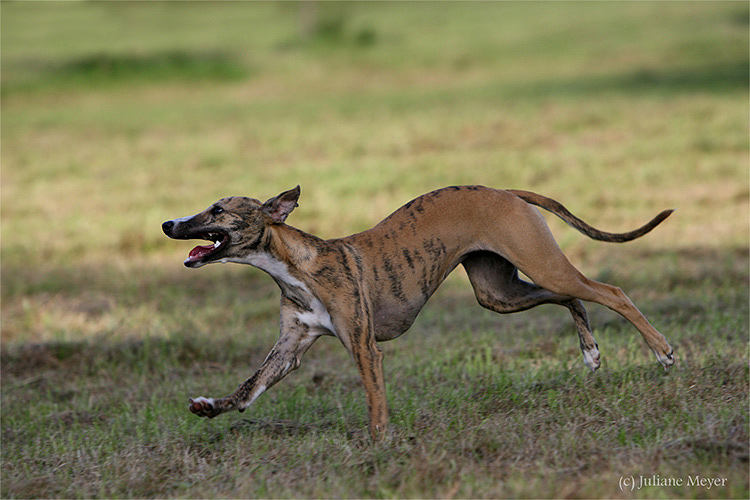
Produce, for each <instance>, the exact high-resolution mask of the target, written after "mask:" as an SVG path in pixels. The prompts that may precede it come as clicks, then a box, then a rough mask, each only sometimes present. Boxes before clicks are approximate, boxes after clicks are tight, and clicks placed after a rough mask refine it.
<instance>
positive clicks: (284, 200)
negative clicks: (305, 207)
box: [263, 186, 300, 224]
mask: <svg viewBox="0 0 750 500" xmlns="http://www.w3.org/2000/svg"><path fill="white" fill-rule="evenodd" d="M299 192H300V191H299V186H297V187H296V188H294V189H290V190H289V191H284V192H283V193H281V194H280V195H278V196H274V197H273V198H271V199H270V200H268V201H267V202H265V203H264V204H263V213H265V214H266V215H268V216H269V217H270V218H271V219H272V220H273V221H274V223H276V224H281V223H282V222H284V221H285V220H286V218H287V217H289V214H290V213H292V210H294V209H295V208H296V207H298V206H299V205H297V200H298V199H299Z"/></svg>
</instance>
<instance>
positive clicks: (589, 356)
mask: <svg viewBox="0 0 750 500" xmlns="http://www.w3.org/2000/svg"><path fill="white" fill-rule="evenodd" d="M583 363H584V364H585V365H586V366H588V367H589V370H591V371H592V372H596V370H597V368H599V367H600V366H601V365H602V362H601V356H600V354H599V349H597V348H596V347H592V348H591V349H583Z"/></svg>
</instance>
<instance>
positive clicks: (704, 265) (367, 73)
mask: <svg viewBox="0 0 750 500" xmlns="http://www.w3.org/2000/svg"><path fill="white" fill-rule="evenodd" d="M317 8H318V11H317V14H316V15H313V16H312V17H310V18H305V17H304V15H303V14H302V13H301V10H300V6H299V5H298V4H295V3H285V4H273V3H225V4H220V5H217V4H210V3H205V4H204V3H190V4H180V5H174V4H171V3H157V4H153V5H152V4H141V3H114V4H112V3H103V2H102V3H96V2H82V3H70V4H69V3H21V2H12V3H3V4H2V16H1V17H0V19H1V21H2V27H1V28H2V29H1V30H0V32H1V36H2V44H1V45H0V47H1V50H2V54H1V55H2V74H1V78H2V90H1V92H0V98H1V99H2V125H3V126H2V129H1V131H0V138H1V139H2V153H3V156H2V170H1V171H0V181H2V183H1V184H0V189H1V193H2V206H1V210H2V218H1V221H2V227H1V228H0V232H1V236H2V240H1V244H0V254H1V255H0V256H1V257H2V261H1V266H2V269H1V270H2V297H1V298H2V303H1V307H2V359H1V366H2V401H1V403H2V417H1V423H2V434H1V436H2V452H1V453H2V476H1V477H0V496H2V497H3V498H32V497H106V498H110V497H111V498H123V497H127V498H136V497H137V498H141V497H194V498H205V497H231V498H238V497H274V498H278V497H347V498H349V497H420V498H424V497H448V498H455V497H461V498H464V497H474V498H496V497H638V498H674V497H680V498H682V497H687V498H703V497H711V498H728V497H729V498H747V497H748V494H749V493H750V486H749V479H748V391H749V390H750V387H749V384H750V376H749V374H748V361H749V359H748V354H749V353H748V340H749V339H748V330H749V327H748V316H749V315H750V310H749V306H748V246H749V245H748V243H749V242H748V227H749V223H748V213H749V212H750V209H749V206H748V200H749V198H750V190H749V189H748V180H749V179H748V167H749V166H748V79H747V76H748V7H747V4H746V3H744V2H721V3H709V2H685V3H682V2H659V3H649V2H632V3H624V2H623V3H579V4H576V3H477V4H471V3H441V4H424V3H387V4H383V3H357V4H349V3H346V4H344V3H322V4H320V5H318V7H317ZM305 19H307V21H310V19H312V22H308V24H307V25H306V28H305V29H302V28H301V25H305ZM461 183H479V184H485V185H491V186H495V187H508V188H521V189H531V190H534V191H538V192H541V193H544V194H547V195H550V196H552V197H554V198H556V199H559V200H561V201H562V202H563V203H565V204H566V205H567V206H568V207H569V208H570V209H571V210H572V211H573V212H574V213H576V214H577V215H579V216H581V217H582V218H584V219H585V220H587V221H589V222H591V223H592V224H594V225H595V226H597V227H601V228H603V229H605V230H613V231H618V230H627V229H631V228H633V227H635V226H637V225H640V224H641V223H643V222H645V221H646V220H648V219H649V218H650V217H652V216H653V215H654V214H655V213H657V212H658V211H660V210H662V209H664V208H672V207H676V208H678V210H677V212H676V213H675V214H674V215H673V216H672V217H670V219H668V220H667V221H666V222H665V223H664V224H663V225H662V226H660V227H659V228H657V229H656V230H655V231H654V232H653V233H652V234H649V235H648V236H647V237H645V238H644V239H642V240H639V241H637V242H634V243H630V244H627V245H616V246H613V245H604V244H601V243H596V242H591V241H588V240H586V239H584V238H583V237H581V236H580V235H579V234H577V233H575V232H574V231H572V230H570V229H569V228H567V227H566V226H564V225H563V224H562V223H560V222H558V221H557V220H554V219H550V225H551V227H552V229H553V232H554V233H555V235H556V236H557V238H558V241H559V242H560V245H561V246H562V248H563V249H564V251H565V252H566V254H568V255H569V257H570V258H571V260H572V261H573V262H574V263H575V264H576V265H577V266H578V267H580V268H581V270H582V271H583V272H585V273H586V274H587V275H589V276H590V277H592V278H595V279H600V280H603V281H606V282H609V283H612V284H615V285H618V286H621V287H622V288H623V289H624V290H625V291H626V292H627V293H628V294H629V295H630V296H631V298H632V299H633V300H634V301H635V303H636V304H637V305H638V306H639V307H640V308H641V310H642V311H643V312H644V313H645V314H646V315H647V316H648V317H649V319H650V320H651V321H652V322H653V323H654V324H655V326H657V328H659V329H660V330H661V331H662V332H663V333H664V334H665V335H666V336H667V338H668V339H669V340H670V342H671V343H672V345H673V346H674V347H675V352H676V355H677V359H678V362H677V365H676V366H675V367H674V368H673V369H672V370H670V372H669V373H665V372H664V371H663V370H662V369H661V368H660V367H659V365H658V364H657V363H656V361H655V360H654V359H653V356H652V355H651V353H650V352H649V351H648V349H647V348H646V346H645V345H644V343H643V342H642V340H640V337H639V335H638V334H637V332H636V331H635V330H634V329H633V328H632V327H631V326H630V325H629V324H627V323H626V322H625V321H624V320H623V319H622V318H620V317H619V316H617V315H615V314H614V313H611V312H609V311H608V310H605V309H604V308H601V307H599V306H595V305H592V306H591V307H589V312H590V317H591V322H592V325H593V326H594V334H595V336H596V338H597V340H598V342H599V345H600V348H601V351H602V357H603V366H602V368H601V369H600V370H599V371H598V372H597V373H596V374H593V375H592V374H591V373H589V372H588V370H587V369H586V368H585V367H584V365H583V363H582V359H581V355H580V352H579V350H578V346H577V344H578V341H577V338H576V336H575V332H574V327H573V324H572V321H571V319H570V316H569V314H568V313H567V312H566V311H565V310H563V309H562V308H559V307H554V306H543V307H539V308H537V309H534V310H532V311H529V312H525V313H521V314H517V315H511V316H503V317H501V316H498V315H495V314H493V313H490V312H488V311H485V310H482V309H481V308H479V306H478V305H477V304H476V302H475V300H474V298H473V295H472V292H471V289H470V287H469V286H468V283H467V281H466V279H465V277H464V276H462V272H461V271H459V272H457V273H456V274H455V276H452V277H451V278H450V279H449V280H448V281H447V282H446V284H445V285H444V286H443V287H442V288H441V289H440V290H439V291H438V293H437V294H436V296H435V297H433V299H431V301H430V303H429V304H428V305H427V307H426V308H425V309H424V311H423V312H422V313H421V314H420V316H419V318H418V319H417V321H416V323H415V325H414V326H413V327H412V329H411V330H410V331H409V332H408V333H407V334H406V335H405V336H403V337H402V338H400V339H398V340H396V341H394V342H388V343H383V344H382V347H383V349H384V351H385V372H386V383H387V391H388V401H389V407H390V410H391V428H390V431H391V436H390V439H389V440H388V441H387V442H385V443H383V444H372V443H370V442H369V439H368V437H367V433H366V425H367V422H366V408H365V402H364V395H363V391H362V389H361V385H360V382H359V379H358V376H357V373H356V370H355V368H354V366H353V363H352V362H351V361H350V359H349V358H348V356H347V354H346V352H345V350H344V349H343V348H342V347H341V346H340V345H339V344H338V342H337V341H335V340H334V339H330V338H324V339H321V340H320V341H319V342H318V343H317V344H316V345H315V346H314V347H313V348H312V349H311V350H310V351H309V352H308V353H307V354H306V356H305V359H304V360H303V362H302V365H301V367H300V369H299V370H297V371H296V372H294V373H293V374H291V375H289V376H288V377H287V378H286V379H285V380H283V381H282V382H280V383H279V384H278V385H277V386H275V387H274V388H273V389H271V390H270V391H269V392H268V393H267V394H265V395H264V396H263V397H262V398H260V399H259V400H258V401H257V402H256V404H255V405H254V406H253V407H252V408H251V409H250V410H248V412H246V413H243V414H241V415H240V414H228V415H224V416H221V417H219V418H217V419H214V420H210V421H206V420H201V419H198V418H196V417H194V416H192V415H190V414H189V412H188V411H187V405H186V402H187V398H188V397H191V396H197V395H200V394H204V395H210V396H221V395H224V394H226V393H229V392H230V391H231V390H232V389H233V388H234V387H235V386H236V384H237V383H239V382H240V381H242V380H244V379H245V378H246V377H248V376H249V375H251V374H252V372H253V371H254V370H255V369H256V368H257V367H258V365H259V364H260V363H261V362H262V361H263V359H264V357H265V355H266V353H267V351H268V349H269V348H270V346H271V345H272V344H273V342H274V340H275V338H276V337H277V335H278V330H277V328H278V290H277V289H276V287H275V285H274V284H273V282H272V280H270V279H269V278H268V277H267V276H265V275H263V274H262V273H260V272H258V271H255V270H252V269H250V268H247V267H239V266H210V267H208V268H205V269H201V270H200V271H191V270H187V269H184V268H183V267H182V265H181V262H182V260H183V259H184V257H185V255H186V254H187V251H188V249H189V248H190V244H189V243H180V242H175V241H172V240H169V239H167V238H166V237H164V236H163V234H162V233H161V231H160V223H161V222H162V221H163V220H166V219H170V218H173V217H177V216H182V215H188V214H190V213H195V212H197V211H199V210H202V209H203V208H205V207H206V206H208V205H209V204H210V203H212V202H213V201H214V200H215V199H217V198H219V197H221V196H226V195H229V194H243V195H250V196H254V197H259V198H266V197H271V196H273V195H275V194H277V193H278V192H280V191H282V190H284V189H288V188H290V187H293V186H294V185H296V184H301V185H302V198H301V200H300V205H301V206H300V207H299V208H298V209H297V210H296V211H295V212H294V214H293V215H292V217H291V218H290V220H289V222H290V223H291V224H293V225H295V226H297V227H300V228H301V229H304V230H307V231H310V232H313V233H316V234H319V235H321V236H324V237H335V236H341V235H344V234H348V233H351V232H354V231H358V230H361V229H365V228H367V227H370V226H372V225H373V224H375V223H377V222H378V221H379V220H380V219H382V218H383V217H384V216H385V215H387V214H388V213H390V211H392V210H394V209H396V208H397V207H398V206H400V205H401V204H403V203H404V202H406V201H408V200H409V199H411V198H413V197H414V196H417V195H419V194H421V193H423V192H426V191H428V190H430V189H434V188H437V187H440V186H444V185H449V184H461ZM653 475H658V476H660V477H662V478H681V479H682V480H683V483H684V484H683V485H682V486H663V487H661V486H660V487H646V488H644V489H641V490H635V491H622V490H621V489H620V484H621V478H631V477H632V478H635V479H638V478H640V477H641V476H644V477H652V476H653ZM696 475H699V476H702V477H717V478H726V481H725V485H724V486H723V487H716V488H711V489H710V490H709V489H706V488H703V487H699V486H695V485H689V484H688V482H689V480H690V478H691V477H695V476H696Z"/></svg>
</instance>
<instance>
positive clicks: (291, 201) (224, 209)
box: [161, 186, 300, 267]
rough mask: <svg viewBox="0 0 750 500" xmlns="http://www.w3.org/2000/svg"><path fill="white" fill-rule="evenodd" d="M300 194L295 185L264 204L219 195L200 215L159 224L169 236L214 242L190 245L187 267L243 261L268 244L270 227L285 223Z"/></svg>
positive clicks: (251, 199) (237, 197) (242, 198)
mask: <svg viewBox="0 0 750 500" xmlns="http://www.w3.org/2000/svg"><path fill="white" fill-rule="evenodd" d="M299 193H300V189H299V186H297V187H296V188H294V189H291V190H289V191H285V192H283V193H281V194H280V195H278V196H275V197H273V198H271V199H270V200H268V201H267V202H265V203H261V202H260V201H258V200H256V199H254V198H245V197H240V196H234V197H231V198H222V199H221V200H219V201H217V202H216V203H214V204H213V205H211V206H210V207H208V208H207V209H206V210H204V211H203V212H201V213H199V214H196V215H193V216H190V217H182V218H180V219H174V220H169V221H166V222H165V223H163V224H162V225H161V227H162V230H163V231H164V234H166V235H167V236H169V237H170V238H174V239H178V240H208V241H211V242H213V244H212V245H205V246H197V247H195V248H193V249H192V250H191V251H190V254H189V255H188V258H187V259H186V260H185V265H186V266H187V267H201V266H204V265H206V264H210V263H211V262H244V261H246V260H247V259H248V258H249V257H251V256H252V255H254V254H257V253H258V252H259V251H262V247H263V245H266V244H268V243H267V242H268V240H267V238H266V235H267V234H268V230H269V228H270V227H272V226H274V225H277V224H283V223H284V221H285V220H286V218H287V217H288V216H289V214H290V213H291V212H292V210H294V208H295V207H296V206H297V200H298V199H299Z"/></svg>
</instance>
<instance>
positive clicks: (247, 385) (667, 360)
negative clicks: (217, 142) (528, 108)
mask: <svg viewBox="0 0 750 500" xmlns="http://www.w3.org/2000/svg"><path fill="white" fill-rule="evenodd" d="M299 195H300V189H299V186H297V187H296V188H294V189H292V190H289V191H286V192H283V193H281V194H280V195H278V196H276V197H273V198H271V199H269V200H268V201H266V202H265V203H262V202H260V201H259V200H256V199H253V198H244V197H231V198H223V199H221V200H219V201H217V202H216V203H214V204H213V205H211V206H210V207H209V208H208V209H206V210H205V211H203V212H201V213H199V214H197V215H194V216H191V217H183V218H180V219H174V220H171V221H167V222H164V224H163V225H162V229H163V231H164V233H165V234H166V235H167V236H169V237H170V238H175V239H203V240H208V241H211V242H212V244H210V245H204V246H197V247H195V248H194V249H193V250H192V251H190V254H189V256H188V258H187V259H186V260H185V266H187V267H190V268H198V267H201V266H204V265H206V264H209V263H213V262H237V263H240V264H250V265H251V266H255V267H257V268H259V269H262V270H263V271H265V272H266V273H268V274H269V275H271V277H272V278H273V279H274V281H275V282H276V284H277V285H278V286H279V288H280V289H281V318H280V329H281V333H280V336H279V340H278V341H277V342H276V344H275V345H274V346H273V348H272V349H271V352H270V353H269V354H268V356H267V357H266V359H265V361H264V362H263V364H262V365H261V367H260V369H258V371H256V372H255V374H254V375H253V376H252V377H250V378H249V379H247V380H246V381H245V382H243V383H242V384H240V385H239V387H238V388H237V390H236V391H235V392H234V393H232V394H231V395H229V396H226V397H223V398H219V399H213V398H205V397H199V398H195V399H190V406H189V408H190V411H191V412H193V413H194V414H196V415H199V416H202V417H209V418H212V417H215V416H217V415H219V414H220V413H224V412H228V411H231V410H239V411H240V412H242V411H244V410H245V409H246V408H247V407H248V406H250V405H251V404H252V403H253V401H255V400H256V399H257V398H258V396H260V395H261V394H262V393H263V392H264V391H266V390H267V389H268V388H270V387H271V386H272V385H273V384H275V383H276V382H278V381H279V380H280V379H281V378H282V377H284V376H285V375H286V374H288V373H289V372H290V371H292V370H294V369H296V368H297V367H298V366H299V364H300V360H301V358H302V355H303V354H304V353H305V352H306V351H307V350H308V349H309V348H310V346H311V345H312V344H313V343H314V342H315V340H316V339H317V338H318V337H320V336H321V335H333V336H335V337H336V338H338V339H339V340H340V341H341V343H342V344H343V345H344V347H345V348H346V349H347V351H348V352H349V354H350V355H351V357H352V358H353V359H354V362H355V364H356V366H357V369H358V371H359V374H360V376H361V378H362V382H363V384H364V388H365V393H366V397H367V409H368V412H369V419H370V422H369V430H370V434H371V436H372V438H373V439H375V440H377V439H380V438H382V437H383V436H384V434H385V432H386V427H387V423H388V407H387V403H386V397H385V382H384V380H383V354H382V351H381V349H380V348H379V347H378V344H377V342H380V341H385V340H392V339H395V338H396V337H398V336H400V335H401V334H402V333H404V332H405V331H406V330H408V329H409V327H410V326H411V324H412V323H413V321H414V319H415V318H416V316H417V314H418V313H419V311H420V310H421V309H422V307H423V306H424V305H425V303H426V302H427V299H429V298H430V296H431V295H432V294H433V293H434V292H435V290H436V289H437V288H438V286H439V285H440V284H441V283H442V282H443V280H444V279H445V278H446V276H448V274H449V273H450V272H451V271H453V269H455V268H456V267H457V266H458V265H459V264H461V265H463V266H464V268H465V269H466V273H467V274H468V276H469V280H470V281H471V285H472V287H473V289H474V293H475V294H476V298H477V301H478V302H479V304H480V305H481V306H483V307H485V308H487V309H490V310H492V311H496V312H498V313H512V312H517V311H523V310H526V309H530V308H532V307H535V306H538V305H539V304H550V303H551V304H559V305H562V306H565V307H566V308H568V309H569V310H570V313H571V314H572V315H573V320H574V321H575V325H576V327H577V329H578V336H579V340H580V347H581V351H582V352H583V359H584V363H585V364H586V366H588V367H589V368H590V369H591V370H592V371H595V370H596V369H597V368H598V367H599V365H600V359H599V349H598V347H599V346H598V345H597V343H596V341H595V340H594V337H593V335H592V333H591V328H590V326H589V322H588V318H587V315H586V310H585V309H584V307H583V303H582V302H581V301H583V300H585V301H591V302H597V303H599V304H603V305H605V306H607V307H608V308H610V309H612V310H614V311H616V312H617V313H619V314H621V315H622V316H623V317H625V318H626V319H627V320H628V321H630V322H631V323H632V324H633V325H634V326H635V327H636V328H637V329H638V331H639V332H640V333H641V335H642V336H643V340H645V342H646V344H647V345H648V347H650V348H651V350H652V351H653V353H654V354H655V355H656V359H657V360H658V361H659V362H660V363H661V364H662V365H663V366H664V367H665V369H666V368H668V367H670V366H671V365H673V364H674V361H675V360H674V357H673V354H672V347H671V346H670V345H669V343H668V342H667V340H666V339H665V338H664V336H663V335H662V334H661V333H659V332H658V331H657V330H656V329H655V328H654V327H653V326H651V324H650V323H649V322H648V320H647V319H646V318H645V316H644V315H643V314H641V312H640V311H639V310H638V309H637V308H636V307H635V306H634V305H633V303H632V302H631V301H630V299H629V298H628V297H627V296H626V295H625V294H624V293H623V292H622V290H620V289H619V288H616V287H613V286H610V285H607V284H604V283H598V282H596V281H593V280H590V279H588V278H586V277H585V276H584V275H583V274H581V273H580V272H579V271H578V270H577V269H576V268H575V267H573V265H572V264H571V263H570V262H569V261H568V259H567V258H566V257H565V255H564V254H563V253H562V251H561V250H560V247H559V246H558V245H557V243H556V242H555V240H554V239H553V237H552V234H551V233H550V231H549V228H548V227H547V224H546V221H545V220H544V218H543V217H542V216H541V214H540V213H539V211H538V210H537V209H535V208H534V207H532V205H536V206H538V207H541V208H543V209H545V210H548V211H549V212H551V213H553V214H555V215H557V216H558V217H560V218H561V219H562V220H564V221H565V222H566V223H568V224H569V225H570V226H572V227H573V228H574V229H576V230H578V231H580V232H581V233H583V234H585V235H586V236H589V237H590V238H593V239H595V240H600V241H608V242H624V241H630V240H633V239H635V238H639V237H641V236H643V235H644V234H646V233H648V232H649V231H651V230H652V229H653V228H654V227H656V226H657V225H658V224H660V223H661V222H662V221H663V220H664V219H666V218H667V217H668V216H669V215H670V214H671V213H672V210H665V211H663V212H661V213H660V214H659V215H657V216H656V217H655V218H654V219H652V220H651V221H650V222H648V223H647V224H646V225H644V226H643V227H641V228H639V229H636V230H634V231H631V232H628V233H619V234H616V233H607V232H603V231H600V230H598V229H595V228H593V227H591V226H590V225H588V224H587V223H585V222H583V221H582V220H581V219H579V218H577V217H575V216H574V215H572V214H571V213H570V212H569V211H568V210H567V209H565V207H563V206H562V205H561V204H560V203H558V202H557V201H555V200H552V199H550V198H547V197H544V196H541V195H539V194H535V193H531V192H528V191H516V190H508V191H502V190H496V189H490V188H486V187H481V186H453V187H447V188H444V189H439V190H437V191H433V192H430V193H427V194H425V195H423V196H420V197H419V198H416V199H414V200H412V201H410V202H409V203H407V204H406V205H404V206H403V207H401V208H399V209H398V210H396V211H395V212H394V213H393V214H391V215H390V216H389V217H387V218H386V219H385V220H383V221H382V222H380V223H379V224H378V225H377V226H375V227H374V228H372V229H370V230H367V231H364V232H362V233H358V234H354V235H352V236H348V237H346V238H339V239H332V240H323V239H320V238H318V237H316V236H313V235H311V234H308V233H305V232H303V231H300V230H299V229H295V228H294V227H292V226H289V225H287V224H286V223H285V221H286V219H287V217H288V216H289V214H290V213H291V212H292V210H294V208H295V207H297V206H298V205H297V200H298V199H299ZM519 270H520V271H522V272H523V273H524V274H525V275H526V276H527V277H528V278H530V279H531V281H532V282H527V281H524V280H522V279H520V278H519V275H518V271H519Z"/></svg>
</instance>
